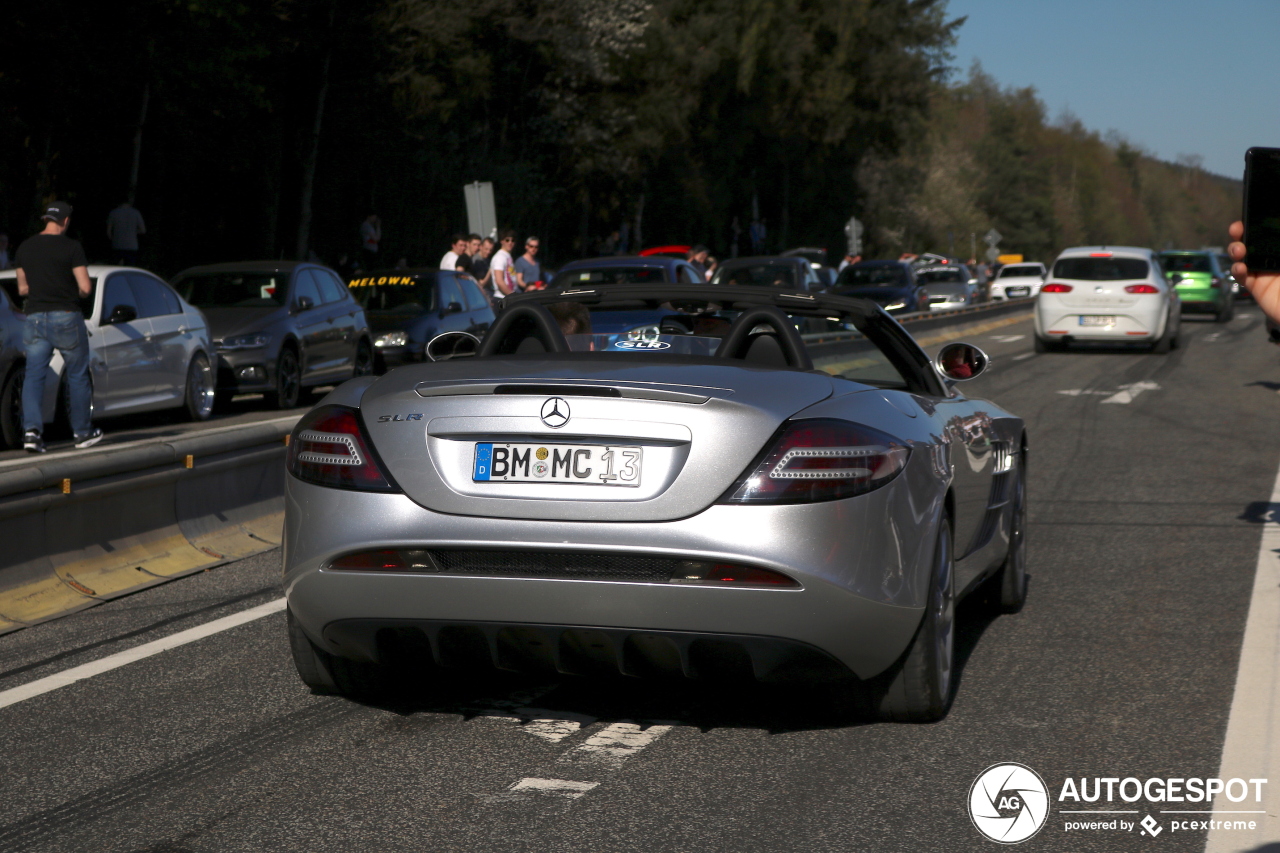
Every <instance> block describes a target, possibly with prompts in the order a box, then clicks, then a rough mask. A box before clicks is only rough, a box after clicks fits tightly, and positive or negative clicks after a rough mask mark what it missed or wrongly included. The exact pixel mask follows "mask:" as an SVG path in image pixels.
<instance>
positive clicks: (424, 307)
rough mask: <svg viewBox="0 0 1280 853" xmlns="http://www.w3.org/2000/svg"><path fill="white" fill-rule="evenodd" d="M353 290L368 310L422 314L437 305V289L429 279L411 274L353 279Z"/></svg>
mask: <svg viewBox="0 0 1280 853" xmlns="http://www.w3.org/2000/svg"><path fill="white" fill-rule="evenodd" d="M363 282H377V283H373V284H364V283H363ZM349 290H350V291H351V295H352V296H354V297H355V299H356V301H357V302H359V303H360V304H361V305H362V306H363V307H364V308H365V310H367V311H389V312H392V313H395V314H421V313H423V312H424V311H434V310H435V307H436V305H435V295H436V289H435V288H434V287H433V286H432V282H431V281H430V280H429V279H423V278H417V277H413V276H407V275H406V276H371V277H369V278H361V279H357V280H356V281H353V282H352V283H351V286H350V287H349Z"/></svg>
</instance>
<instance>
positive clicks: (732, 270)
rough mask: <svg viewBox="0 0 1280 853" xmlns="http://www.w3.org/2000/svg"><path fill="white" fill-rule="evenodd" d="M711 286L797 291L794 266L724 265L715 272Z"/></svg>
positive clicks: (797, 283) (797, 282)
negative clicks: (744, 286) (734, 285)
mask: <svg viewBox="0 0 1280 853" xmlns="http://www.w3.org/2000/svg"><path fill="white" fill-rule="evenodd" d="M711 283H712V284H743V285H749V286H755V287H787V288H791V289H793V290H794V289H799V288H800V287H801V283H800V282H799V281H797V280H796V268H795V265H794V264H749V265H739V264H733V265H726V266H724V267H721V268H720V269H719V270H717V271H716V274H715V276H714V277H712V279H711Z"/></svg>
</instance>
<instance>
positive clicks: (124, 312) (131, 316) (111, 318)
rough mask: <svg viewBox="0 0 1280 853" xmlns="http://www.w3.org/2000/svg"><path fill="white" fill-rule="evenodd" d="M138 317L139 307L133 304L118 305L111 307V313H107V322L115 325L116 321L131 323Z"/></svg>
mask: <svg viewBox="0 0 1280 853" xmlns="http://www.w3.org/2000/svg"><path fill="white" fill-rule="evenodd" d="M136 319H138V309H136V308H134V307H133V306H132V305H117V306H116V307H114V308H112V309H111V313H110V314H108V315H107V324H108V325H114V324H116V323H131V322H133V321H134V320H136Z"/></svg>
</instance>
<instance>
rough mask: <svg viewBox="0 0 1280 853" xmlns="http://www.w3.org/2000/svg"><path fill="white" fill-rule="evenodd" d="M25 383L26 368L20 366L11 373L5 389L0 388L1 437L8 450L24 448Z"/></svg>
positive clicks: (5, 383)
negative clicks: (23, 401)
mask: <svg viewBox="0 0 1280 853" xmlns="http://www.w3.org/2000/svg"><path fill="white" fill-rule="evenodd" d="M25 381H26V368H25V367H24V366H23V365H21V364H18V365H15V366H14V368H13V369H12V370H10V371H9V375H8V376H7V377H5V380H4V387H3V388H0V437H2V438H3V439H4V446H5V447H8V448H17V447H21V446H22V385H23V382H25Z"/></svg>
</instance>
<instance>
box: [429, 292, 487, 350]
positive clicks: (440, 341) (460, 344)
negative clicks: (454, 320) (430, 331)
mask: <svg viewBox="0 0 1280 853" xmlns="http://www.w3.org/2000/svg"><path fill="white" fill-rule="evenodd" d="M453 304H455V305H456V304H457V303H456V302H455V303H453ZM479 350H480V339H479V338H477V337H476V336H475V335H473V334H471V333H470V332H445V333H444V334H441V335H436V336H435V337H434V338H432V339H431V340H429V341H427V350H426V352H427V359H428V360H429V361H449V360H450V359H453V358H467V357H470V356H473V355H475V354H476V353H477V352H479Z"/></svg>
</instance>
